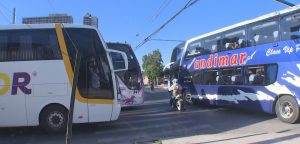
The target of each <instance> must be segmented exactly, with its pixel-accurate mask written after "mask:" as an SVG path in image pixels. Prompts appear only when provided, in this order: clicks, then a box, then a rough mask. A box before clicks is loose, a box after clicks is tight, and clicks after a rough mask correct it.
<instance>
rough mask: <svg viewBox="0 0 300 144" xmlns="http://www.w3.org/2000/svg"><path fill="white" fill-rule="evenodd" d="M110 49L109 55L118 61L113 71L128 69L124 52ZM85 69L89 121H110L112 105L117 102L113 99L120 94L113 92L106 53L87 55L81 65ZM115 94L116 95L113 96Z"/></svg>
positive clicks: (117, 97)
mask: <svg viewBox="0 0 300 144" xmlns="http://www.w3.org/2000/svg"><path fill="white" fill-rule="evenodd" d="M109 51H110V55H111V56H112V55H113V57H117V58H118V61H113V63H116V62H117V63H118V64H116V66H118V67H114V71H113V72H116V71H125V70H127V69H128V61H127V56H126V54H125V53H123V52H120V51H112V50H109ZM82 67H85V70H86V78H87V95H88V110H89V121H90V122H97V121H110V120H111V116H112V112H113V111H114V110H113V105H115V104H117V101H115V100H114V99H120V96H119V95H118V93H117V92H115V89H114V87H116V86H114V84H117V83H116V82H115V83H113V80H114V81H116V79H115V77H113V78H114V79H112V72H111V69H110V66H109V61H108V59H107V57H106V53H104V54H102V55H100V56H95V57H94V56H89V57H88V58H87V59H86V61H85V64H84V65H83V66H82ZM115 95H116V96H115Z"/></svg>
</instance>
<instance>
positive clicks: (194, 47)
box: [185, 39, 204, 58]
mask: <svg viewBox="0 0 300 144" xmlns="http://www.w3.org/2000/svg"><path fill="white" fill-rule="evenodd" d="M203 50H204V47H203V44H202V40H201V39H200V40H197V41H195V42H193V43H190V44H189V45H188V47H187V51H186V56H185V57H186V58H192V57H195V56H198V55H201V54H202V53H203Z"/></svg>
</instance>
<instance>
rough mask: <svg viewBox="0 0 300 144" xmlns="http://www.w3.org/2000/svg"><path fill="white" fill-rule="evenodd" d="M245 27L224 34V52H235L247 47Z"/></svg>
mask: <svg viewBox="0 0 300 144" xmlns="http://www.w3.org/2000/svg"><path fill="white" fill-rule="evenodd" d="M245 31H246V30H245V28H244V27H239V28H236V29H233V30H230V31H229V32H224V34H223V39H222V43H223V50H234V49H238V48H243V47H245V46H246V45H245V43H246V42H245V39H246V32H245Z"/></svg>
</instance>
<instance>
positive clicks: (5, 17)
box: [0, 9, 10, 23]
mask: <svg viewBox="0 0 300 144" xmlns="http://www.w3.org/2000/svg"><path fill="white" fill-rule="evenodd" d="M0 12H1V14H2V16H3V18H4V19H5V20H6V21H7V23H10V21H9V19H8V17H7V16H6V14H5V13H4V12H3V11H2V9H0Z"/></svg>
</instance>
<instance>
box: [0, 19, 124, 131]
mask: <svg viewBox="0 0 300 144" xmlns="http://www.w3.org/2000/svg"><path fill="white" fill-rule="evenodd" d="M77 53H80V55H81V57H82V58H81V62H80V63H81V64H80V67H79V76H78V84H77V88H76V94H75V108H74V117H73V121H74V123H92V122H104V121H112V120H116V119H117V118H118V116H119V114H120V109H121V106H120V103H119V100H118V97H119V96H118V92H117V83H116V80H115V75H114V72H113V71H115V70H113V68H112V62H111V60H110V59H109V58H108V56H109V51H108V50H107V47H106V44H105V42H104V40H103V38H102V36H101V35H100V33H99V31H98V30H97V29H95V28H93V27H90V26H82V25H72V24H64V25H62V24H35V25H9V26H1V27H0V116H1V118H0V127H15V126H38V125H40V126H42V127H44V128H45V129H46V130H47V131H50V132H58V131H63V130H65V129H66V124H67V114H68V111H69V105H70V99H71V91H72V84H73V83H72V82H73V76H74V65H75V60H76V55H77ZM111 53H113V54H115V55H120V56H121V57H123V62H122V63H120V69H119V70H126V69H127V67H128V64H127V57H126V54H125V53H123V52H118V51H112V52H111ZM111 53H110V54H111Z"/></svg>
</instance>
